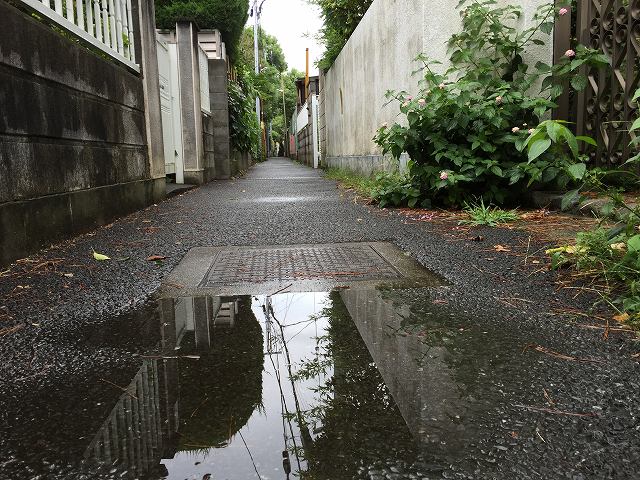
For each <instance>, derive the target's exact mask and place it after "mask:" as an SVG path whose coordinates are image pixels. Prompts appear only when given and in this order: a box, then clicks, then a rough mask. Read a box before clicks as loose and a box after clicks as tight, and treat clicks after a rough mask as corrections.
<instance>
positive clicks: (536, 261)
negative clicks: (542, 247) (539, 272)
mask: <svg viewBox="0 0 640 480" xmlns="http://www.w3.org/2000/svg"><path fill="white" fill-rule="evenodd" d="M531 263H535V264H538V263H540V260H532V261H531Z"/></svg>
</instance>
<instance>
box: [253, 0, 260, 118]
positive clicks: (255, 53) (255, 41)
mask: <svg viewBox="0 0 640 480" xmlns="http://www.w3.org/2000/svg"><path fill="white" fill-rule="evenodd" d="M260 6H262V4H261V5H260ZM252 10H253V11H252V15H253V64H254V68H255V73H256V75H257V74H259V73H260V58H259V56H260V53H259V48H258V34H259V31H258V30H259V28H260V25H259V22H260V18H259V17H260V9H259V7H258V0H253V7H252ZM256 115H257V116H258V125H261V123H260V120H261V118H260V97H259V96H257V95H256ZM261 128H262V127H261Z"/></svg>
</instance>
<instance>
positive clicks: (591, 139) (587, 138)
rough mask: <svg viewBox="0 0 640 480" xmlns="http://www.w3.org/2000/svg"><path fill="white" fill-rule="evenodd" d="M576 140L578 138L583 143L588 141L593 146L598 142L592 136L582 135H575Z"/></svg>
mask: <svg viewBox="0 0 640 480" xmlns="http://www.w3.org/2000/svg"><path fill="white" fill-rule="evenodd" d="M576 140H579V141H581V142H584V143H588V144H589V145H593V146H594V147H597V146H598V143H597V142H596V141H595V140H594V139H593V138H591V137H586V136H584V135H578V136H577V137H576Z"/></svg>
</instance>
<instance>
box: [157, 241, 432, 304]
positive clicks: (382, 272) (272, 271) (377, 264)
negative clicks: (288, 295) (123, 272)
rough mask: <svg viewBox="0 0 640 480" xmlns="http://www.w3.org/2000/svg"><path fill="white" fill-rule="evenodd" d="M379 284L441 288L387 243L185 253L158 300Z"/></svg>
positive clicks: (211, 248)
mask: <svg viewBox="0 0 640 480" xmlns="http://www.w3.org/2000/svg"><path fill="white" fill-rule="evenodd" d="M383 283H384V284H393V285H392V286H393V287H397V288H406V287H416V286H436V285H442V284H443V283H444V282H443V281H442V279H441V278H440V277H438V276H436V275H435V274H433V273H431V272H429V271H428V270H426V269H425V268H424V267H422V266H421V265H419V264H418V263H417V262H416V261H415V260H413V259H412V258H411V257H409V256H407V255H405V254H404V253H403V252H402V251H401V250H399V249H398V248H397V247H396V246H394V245H393V244H390V243H382V242H359V243H336V244H320V245H287V246H272V247H199V248H194V249H192V250H190V251H189V253H187V255H186V256H185V258H184V259H183V260H182V262H180V264H179V265H178V266H177V267H176V268H175V269H174V270H173V272H171V274H170V275H169V276H168V277H167V278H166V280H165V281H164V282H163V288H162V294H163V295H164V296H176V295H185V294H194V293H196V292H200V293H202V292H204V293H206V294H211V295H245V294H263V293H274V292H276V291H277V290H279V289H287V290H288V291H328V290H331V289H332V288H335V287H337V286H341V287H352V286H355V285H359V286H364V287H365V288H367V287H375V286H378V285H380V284H383Z"/></svg>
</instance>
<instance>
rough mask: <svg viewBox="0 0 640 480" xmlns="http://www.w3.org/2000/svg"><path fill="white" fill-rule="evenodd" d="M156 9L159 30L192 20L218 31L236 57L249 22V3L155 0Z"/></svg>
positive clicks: (225, 0)
mask: <svg viewBox="0 0 640 480" xmlns="http://www.w3.org/2000/svg"><path fill="white" fill-rule="evenodd" d="M155 6H156V26H157V27H158V28H167V29H172V28H174V27H175V24H176V22H177V21H180V20H190V21H192V22H195V23H196V24H197V25H198V27H199V28H201V29H217V30H219V31H220V33H221V34H222V39H223V41H224V42H225V44H226V47H227V52H228V53H229V55H231V56H233V55H234V54H235V53H236V50H237V46H238V43H239V42H240V37H241V35H242V31H243V29H244V25H245V24H246V23H247V18H248V11H249V0H155Z"/></svg>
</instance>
